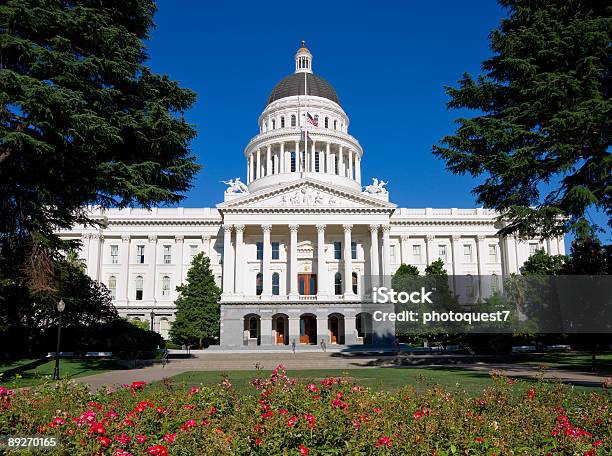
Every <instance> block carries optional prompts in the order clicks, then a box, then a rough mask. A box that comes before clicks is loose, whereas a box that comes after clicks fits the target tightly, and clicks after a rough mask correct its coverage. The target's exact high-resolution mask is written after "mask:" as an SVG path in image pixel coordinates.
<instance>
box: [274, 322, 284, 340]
mask: <svg viewBox="0 0 612 456" xmlns="http://www.w3.org/2000/svg"><path fill="white" fill-rule="evenodd" d="M276 344H277V345H284V344H285V319H284V318H282V317H277V318H276Z"/></svg>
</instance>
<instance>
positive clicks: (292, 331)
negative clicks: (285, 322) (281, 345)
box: [289, 315, 300, 346]
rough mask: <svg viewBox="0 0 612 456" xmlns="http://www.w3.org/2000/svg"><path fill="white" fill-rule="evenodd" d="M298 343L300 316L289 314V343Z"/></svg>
mask: <svg viewBox="0 0 612 456" xmlns="http://www.w3.org/2000/svg"><path fill="white" fill-rule="evenodd" d="M293 341H295V345H296V346H298V345H300V317H298V316H293V315H289V345H291V344H292V343H293Z"/></svg>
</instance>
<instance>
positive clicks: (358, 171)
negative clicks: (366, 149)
mask: <svg viewBox="0 0 612 456" xmlns="http://www.w3.org/2000/svg"><path fill="white" fill-rule="evenodd" d="M355 180H356V181H357V183H359V184H361V158H359V154H358V153H357V152H355Z"/></svg>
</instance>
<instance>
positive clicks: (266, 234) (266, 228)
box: [261, 225, 272, 297]
mask: <svg viewBox="0 0 612 456" xmlns="http://www.w3.org/2000/svg"><path fill="white" fill-rule="evenodd" d="M261 229H262V230H263V265H262V266H263V267H262V273H263V292H262V296H265V297H270V296H272V273H271V272H270V263H271V261H272V243H271V242H270V231H271V230H272V225H261Z"/></svg>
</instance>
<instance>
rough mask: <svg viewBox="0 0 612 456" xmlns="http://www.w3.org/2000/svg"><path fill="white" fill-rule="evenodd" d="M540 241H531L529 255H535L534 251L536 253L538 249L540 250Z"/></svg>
mask: <svg viewBox="0 0 612 456" xmlns="http://www.w3.org/2000/svg"><path fill="white" fill-rule="evenodd" d="M538 247H539V245H538V243H537V242H530V243H529V255H533V254H534V253H536V250H538Z"/></svg>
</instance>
